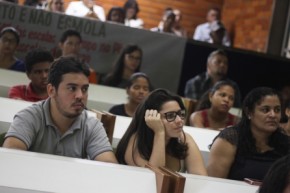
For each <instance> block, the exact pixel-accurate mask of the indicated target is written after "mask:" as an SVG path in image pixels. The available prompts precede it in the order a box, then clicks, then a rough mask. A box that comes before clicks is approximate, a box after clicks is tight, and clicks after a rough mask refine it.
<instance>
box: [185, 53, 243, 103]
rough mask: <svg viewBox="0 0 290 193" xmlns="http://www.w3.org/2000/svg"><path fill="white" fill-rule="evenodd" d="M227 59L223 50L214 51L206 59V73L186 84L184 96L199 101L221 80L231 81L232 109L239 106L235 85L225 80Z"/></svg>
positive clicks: (239, 97)
mask: <svg viewBox="0 0 290 193" xmlns="http://www.w3.org/2000/svg"><path fill="white" fill-rule="evenodd" d="M228 66H229V64H228V57H227V54H226V53H225V52H224V51H223V50H215V51H213V52H211V53H210V54H209V56H208V57H207V66H206V72H203V73H200V74H198V75H196V76H194V77H193V78H191V79H189V80H188V81H187V82H186V85H185V89H184V96H185V97H187V98H191V99H196V100H200V98H201V96H203V94H204V93H205V92H207V91H208V90H209V89H210V88H211V87H212V86H213V85H214V84H215V83H216V82H218V81H221V80H227V81H231V82H232V83H233V84H234V86H235V102H234V107H240V106H241V94H240V90H239V87H238V85H237V83H235V82H234V81H232V80H230V79H229V78H227V73H228Z"/></svg>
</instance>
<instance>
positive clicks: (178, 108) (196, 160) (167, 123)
mask: <svg viewBox="0 0 290 193" xmlns="http://www.w3.org/2000/svg"><path fill="white" fill-rule="evenodd" d="M185 117H186V112H185V107H184V105H183V102H182V100H181V98H180V97H179V96H176V95H173V94H171V93H170V92H168V91H167V90H165V89H156V90H154V91H152V92H151V93H150V94H149V95H148V97H147V98H146V99H145V100H144V101H143V102H142V103H141V104H140V105H139V106H138V108H137V110H136V112H135V115H134V117H133V119H132V121H131V123H130V125H129V127H128V129H127V131H126V133H125V134H124V136H123V137H122V139H121V140H120V142H119V144H118V146H117V150H116V157H117V159H118V161H119V163H121V164H126V165H132V166H139V167H145V165H146V164H150V165H152V166H155V167H159V166H165V167H168V168H170V169H172V170H174V171H178V172H188V173H191V174H197V175H207V172H206V169H205V165H204V162H203V158H202V156H201V153H200V151H199V149H198V146H197V145H196V143H195V142H194V140H193V138H192V137H191V136H190V135H189V134H187V133H185V132H184V131H183V125H184V119H185Z"/></svg>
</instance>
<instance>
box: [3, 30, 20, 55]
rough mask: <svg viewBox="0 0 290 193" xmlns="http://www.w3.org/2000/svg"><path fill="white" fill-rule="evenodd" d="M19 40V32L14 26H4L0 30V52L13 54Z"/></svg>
mask: <svg viewBox="0 0 290 193" xmlns="http://www.w3.org/2000/svg"><path fill="white" fill-rule="evenodd" d="M19 42H20V35H19V32H18V31H17V30H16V29H15V28H14V27H4V28H3V29H2V30H1V32H0V53H1V54H5V55H13V54H14V53H15V51H16V48H17V46H18V44H19Z"/></svg>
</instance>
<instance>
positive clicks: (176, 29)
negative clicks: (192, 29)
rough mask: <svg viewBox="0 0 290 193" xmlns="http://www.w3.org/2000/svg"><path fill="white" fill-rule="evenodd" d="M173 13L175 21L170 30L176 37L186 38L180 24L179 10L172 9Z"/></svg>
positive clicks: (184, 30)
mask: <svg viewBox="0 0 290 193" xmlns="http://www.w3.org/2000/svg"><path fill="white" fill-rule="evenodd" d="M173 13H174V15H175V21H174V25H173V28H172V30H173V31H174V33H175V34H176V35H177V36H180V37H185V38H187V31H186V29H185V28H184V27H183V26H182V24H181V20H182V14H181V11H180V10H179V9H174V10H173Z"/></svg>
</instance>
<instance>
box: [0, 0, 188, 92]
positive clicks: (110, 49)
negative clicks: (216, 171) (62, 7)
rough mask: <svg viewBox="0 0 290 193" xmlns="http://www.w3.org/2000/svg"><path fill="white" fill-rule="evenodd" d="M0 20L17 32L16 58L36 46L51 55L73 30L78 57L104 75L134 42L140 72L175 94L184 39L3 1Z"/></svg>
mask: <svg viewBox="0 0 290 193" xmlns="http://www.w3.org/2000/svg"><path fill="white" fill-rule="evenodd" d="M0 18H1V20H0V29H2V28H3V27H6V26H13V27H15V28H16V29H17V30H18V31H19V32H20V44H19V47H18V50H17V57H19V58H22V59H23V58H24V56H25V54H26V53H27V52H28V51H29V50H31V49H33V48H37V47H41V48H45V49H48V50H50V51H51V52H55V51H56V50H57V49H58V42H59V39H60V36H61V34H62V33H63V32H64V31H65V30H66V29H69V28H74V29H77V30H78V31H79V32H80V33H81V36H82V39H83V42H82V49H81V53H80V55H81V57H82V58H83V59H84V60H85V61H86V62H87V63H88V64H90V66H91V67H92V68H93V69H95V70H96V71H97V72H99V73H103V74H105V73H107V72H108V71H109V70H110V69H111V66H112V64H113V63H114V61H115V60H116V58H117V56H118V55H119V53H120V51H121V50H122V48H123V47H124V46H125V45H126V44H129V43H134V44H137V45H139V46H140V47H141V48H142V50H143V60H142V64H141V71H142V72H145V73H146V74H148V76H149V77H150V79H151V80H152V83H153V84H154V86H155V87H156V88H166V89H169V90H171V91H173V92H177V89H178V85H179V77H180V73H181V68H182V61H183V54H184V48H185V43H186V39H184V38H179V37H175V36H172V35H170V34H161V33H157V32H151V31H148V30H143V29H135V28H130V27H126V26H123V25H118V24H112V23H109V22H99V21H96V20H93V19H87V18H79V17H74V16H68V15H65V14H58V13H53V12H48V11H45V10H39V9H34V8H31V7H26V6H18V5H14V4H10V3H4V2H0ZM156 25H157V23H156Z"/></svg>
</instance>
